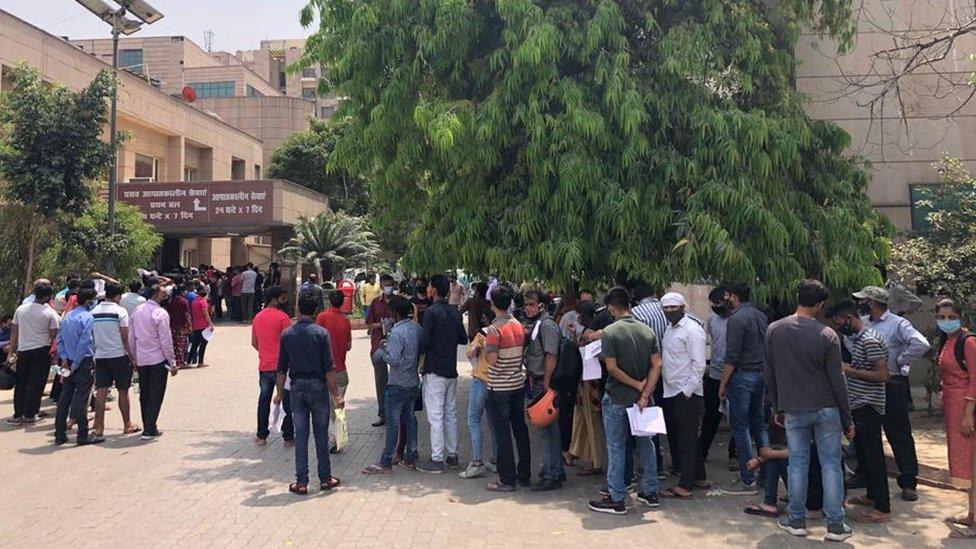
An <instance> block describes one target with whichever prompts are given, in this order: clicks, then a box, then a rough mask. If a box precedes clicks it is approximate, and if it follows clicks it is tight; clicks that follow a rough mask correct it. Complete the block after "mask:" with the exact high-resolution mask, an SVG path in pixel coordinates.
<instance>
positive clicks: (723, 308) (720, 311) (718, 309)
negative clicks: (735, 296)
mask: <svg viewBox="0 0 976 549" xmlns="http://www.w3.org/2000/svg"><path fill="white" fill-rule="evenodd" d="M728 310H729V306H728V304H727V303H723V304H721V305H712V312H713V313H715V314H717V315H719V316H724V315H725V313H726V312H727V311H728Z"/></svg>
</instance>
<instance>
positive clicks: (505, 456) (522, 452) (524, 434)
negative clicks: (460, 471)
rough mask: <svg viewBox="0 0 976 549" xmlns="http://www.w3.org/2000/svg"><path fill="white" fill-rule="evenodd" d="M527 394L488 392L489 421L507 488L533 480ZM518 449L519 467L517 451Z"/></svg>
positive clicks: (500, 479) (499, 466)
mask: <svg viewBox="0 0 976 549" xmlns="http://www.w3.org/2000/svg"><path fill="white" fill-rule="evenodd" d="M524 395H525V392H524V391H523V390H521V389H517V390H514V391H492V390H490V389H489V390H488V418H489V420H490V421H491V428H492V429H493V430H494V432H495V444H497V445H498V446H497V447H496V448H495V450H496V451H497V452H498V480H499V481H500V482H501V483H502V484H505V485H507V486H515V483H516V481H517V480H521V481H522V482H523V483H526V482H529V481H530V480H531V479H532V453H531V452H530V449H529V428H528V427H527V426H526V425H525V396H524ZM513 435H514V437H515V448H517V449H518V465H516V464H515V449H513V448H512V436H513Z"/></svg>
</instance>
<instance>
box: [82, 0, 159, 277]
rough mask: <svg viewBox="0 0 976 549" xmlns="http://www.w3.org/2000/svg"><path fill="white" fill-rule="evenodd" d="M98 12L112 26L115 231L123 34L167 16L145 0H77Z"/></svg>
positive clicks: (111, 218)
mask: <svg viewBox="0 0 976 549" xmlns="http://www.w3.org/2000/svg"><path fill="white" fill-rule="evenodd" d="M75 1H76V2H78V3H79V4H81V5H82V6H84V7H85V9H87V10H88V11H90V12H92V13H94V14H95V15H96V16H97V17H98V18H99V19H101V20H102V21H105V22H106V23H108V24H109V25H111V26H112V79H113V81H114V86H113V87H112V107H111V114H110V116H109V123H108V127H109V140H110V142H111V144H112V167H111V168H109V172H108V234H109V235H114V234H115V200H116V195H117V194H118V192H117V187H118V177H119V151H118V145H119V143H118V136H117V135H116V134H117V133H118V104H119V35H120V34H124V35H126V36H128V35H130V34H133V33H134V32H136V31H138V30H139V29H140V28H142V24H143V23H145V24H147V25H150V24H152V23H155V22H156V21H159V20H160V19H162V18H163V14H162V13H159V11H158V10H156V9H155V8H153V7H152V6H150V5H149V4H147V3H146V2H144V1H142V0H114V2H115V3H116V4H118V5H119V7H118V9H114V8H112V7H111V6H109V5H108V4H106V3H105V2H103V1H102V0H75ZM126 13H131V14H132V15H135V16H136V17H138V18H139V20H140V21H141V22H140V21H135V20H132V19H129V18H127V17H126ZM108 262H109V264H108V265H106V270H108V271H109V272H112V274H114V272H113V271H114V268H113V265H112V264H113V263H114V262H113V261H112V258H111V257H110V258H108Z"/></svg>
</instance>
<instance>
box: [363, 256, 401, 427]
mask: <svg viewBox="0 0 976 549" xmlns="http://www.w3.org/2000/svg"><path fill="white" fill-rule="evenodd" d="M380 287H381V288H382V290H383V291H382V292H381V293H380V295H379V296H378V297H376V298H375V299H373V301H372V303H370V304H369V313H368V314H367V315H366V328H368V329H369V337H370V349H369V356H370V359H371V360H372V362H373V379H374V381H375V386H376V415H377V416H378V417H379V419H377V420H376V421H374V422H373V423H372V425H373V427H382V426H384V425H386V420H385V417H386V402H385V395H386V384H387V381H389V376H390V374H389V370H388V368H387V366H386V363H385V362H383V359H382V358H381V357H380V356H379V355H378V354H377V353H376V351H378V350H379V348H380V346H381V345H382V343H383V339H384V338H385V337H386V334H388V333H389V331H390V329H391V328H392V327H393V323H394V318H393V310H392V309H391V308H390V301H391V300H392V299H393V289H394V288H395V287H396V283H395V282H394V281H393V277H392V276H390V275H388V274H384V275H382V276H380Z"/></svg>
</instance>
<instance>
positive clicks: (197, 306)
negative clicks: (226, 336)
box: [190, 296, 210, 330]
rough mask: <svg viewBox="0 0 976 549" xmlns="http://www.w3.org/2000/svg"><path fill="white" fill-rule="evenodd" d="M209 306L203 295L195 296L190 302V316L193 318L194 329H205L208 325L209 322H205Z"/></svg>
mask: <svg viewBox="0 0 976 549" xmlns="http://www.w3.org/2000/svg"><path fill="white" fill-rule="evenodd" d="M209 308H210V302H209V301H207V298H205V297H203V296H197V298H196V299H194V300H193V303H190V318H191V319H192V320H193V329H194V330H206V329H207V328H209V327H210V323H209V322H207V310H208V309H209Z"/></svg>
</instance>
